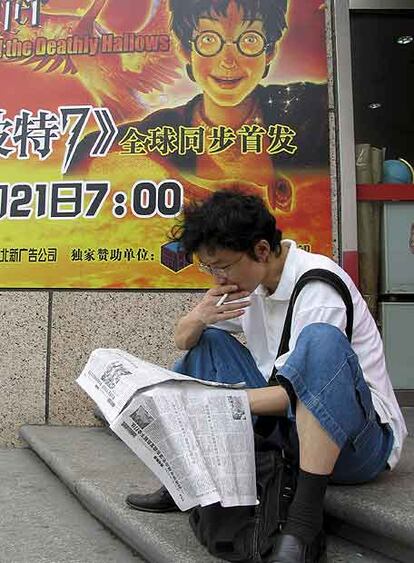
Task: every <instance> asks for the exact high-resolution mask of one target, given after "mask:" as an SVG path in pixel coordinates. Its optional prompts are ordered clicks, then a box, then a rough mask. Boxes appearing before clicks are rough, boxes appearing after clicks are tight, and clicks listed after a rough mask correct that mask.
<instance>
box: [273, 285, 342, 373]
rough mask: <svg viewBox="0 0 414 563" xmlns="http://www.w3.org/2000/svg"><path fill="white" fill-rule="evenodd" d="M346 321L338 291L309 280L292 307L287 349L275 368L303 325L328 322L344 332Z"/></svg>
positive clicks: (283, 360) (287, 355)
mask: <svg viewBox="0 0 414 563" xmlns="http://www.w3.org/2000/svg"><path fill="white" fill-rule="evenodd" d="M346 321H347V318H346V306H345V303H344V302H343V300H342V298H341V296H340V295H339V294H338V292H337V291H336V290H335V289H334V288H333V287H331V286H329V285H327V284H326V283H323V282H319V281H315V282H309V284H307V285H306V287H304V288H303V289H302V291H301V292H300V294H299V296H298V299H297V301H296V303H295V306H294V308H293V315H292V326H291V333H290V340H289V351H288V352H286V354H283V355H282V356H280V357H279V358H278V359H277V360H276V364H275V365H276V368H280V367H281V366H283V364H284V363H285V362H286V360H287V359H288V357H289V355H290V354H291V352H292V350H294V348H295V346H296V341H297V339H298V337H299V335H300V333H301V332H302V330H303V329H304V328H305V326H308V325H310V324H313V323H328V324H331V325H333V326H336V327H337V328H339V329H340V330H341V331H342V332H343V333H344V334H345V328H346Z"/></svg>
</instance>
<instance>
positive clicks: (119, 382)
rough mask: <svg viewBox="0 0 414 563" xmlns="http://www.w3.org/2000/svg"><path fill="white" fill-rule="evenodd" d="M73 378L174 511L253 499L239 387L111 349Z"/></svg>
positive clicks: (244, 401) (248, 431)
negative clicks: (155, 479)
mask: <svg viewBox="0 0 414 563" xmlns="http://www.w3.org/2000/svg"><path fill="white" fill-rule="evenodd" d="M77 382H78V383H79V385H80V386H81V387H82V388H83V389H84V390H85V391H86V392H87V393H88V394H89V396H90V397H91V398H92V399H93V400H94V401H95V403H96V404H97V405H98V407H99V408H100V409H101V410H102V412H103V414H104V416H105V417H106V418H107V420H108V422H109V423H110V428H111V430H112V431H113V432H114V433H115V434H116V435H117V436H119V438H120V439H121V440H122V441H123V442H124V443H125V444H126V445H127V446H128V447H129V448H131V450H132V451H133V452H134V453H135V454H136V455H137V456H138V457H139V458H140V459H141V460H142V461H143V462H144V463H145V464H146V465H147V466H148V467H149V469H150V470H151V471H152V472H153V473H154V474H155V475H156V476H157V477H158V479H159V480H160V481H161V482H162V483H163V484H164V485H165V486H166V487H167V489H168V491H169V492H170V494H171V496H172V497H173V499H174V501H175V502H176V504H177V506H178V507H179V508H180V509H181V510H183V511H184V510H188V509H190V508H192V507H194V506H198V505H201V506H206V505H208V504H212V503H215V502H220V503H221V504H222V506H246V505H255V504H257V495H256V471H255V458H254V439H253V426H252V419H251V414H250V407H249V401H248V397H247V393H246V392H245V391H244V390H243V389H241V388H240V385H238V384H236V385H235V386H234V385H225V384H224V385H223V384H217V383H213V384H211V382H204V381H200V380H197V379H194V378H191V377H188V376H185V375H181V374H178V373H175V372H172V371H169V370H166V369H164V368H161V367H159V366H156V365H154V364H151V363H149V362H145V361H143V360H140V359H139V358H136V357H135V356H132V355H131V354H129V353H127V352H124V351H122V350H116V349H99V350H95V351H94V352H93V353H92V354H91V357H90V358H89V360H88V363H87V364H86V366H85V368H84V370H83V371H82V373H81V375H80V376H79V378H78V380H77ZM205 383H208V384H207V385H206V384H205Z"/></svg>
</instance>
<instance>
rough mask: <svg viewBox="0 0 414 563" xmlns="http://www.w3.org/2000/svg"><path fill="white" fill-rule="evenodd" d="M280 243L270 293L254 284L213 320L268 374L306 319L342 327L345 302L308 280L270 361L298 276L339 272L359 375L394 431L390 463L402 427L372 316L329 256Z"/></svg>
mask: <svg viewBox="0 0 414 563" xmlns="http://www.w3.org/2000/svg"><path fill="white" fill-rule="evenodd" d="M282 244H284V245H289V251H288V254H287V257H286V261H285V265H284V268H283V272H282V276H281V278H280V282H279V285H278V286H277V288H276V290H275V291H274V293H272V294H271V295H269V294H268V292H267V290H266V289H265V288H264V287H263V286H259V287H258V288H257V289H256V290H255V291H254V292H253V293H252V294H251V296H250V301H251V305H250V307H248V308H247V309H246V311H245V314H244V315H243V316H242V317H239V318H238V319H234V320H231V321H224V322H221V323H217V324H216V325H214V326H216V327H217V328H222V329H224V330H227V331H229V332H243V333H244V335H245V337H246V344H247V348H248V349H249V350H250V352H251V354H252V356H253V357H254V359H255V361H256V364H257V366H258V368H259V370H260V371H261V373H262V374H263V376H264V377H265V378H266V379H267V380H268V379H269V377H270V375H271V373H272V370H273V365H276V368H280V367H281V366H282V365H283V364H284V363H285V362H286V360H287V358H288V357H289V354H290V353H291V351H292V350H293V349H294V348H295V344H296V340H297V338H298V336H299V334H300V332H301V331H302V329H303V328H304V327H305V326H306V325H309V324H311V323H319V322H323V323H329V324H331V325H334V326H336V327H338V328H339V329H341V330H342V331H343V332H344V333H345V327H346V307H345V304H344V302H343V300H342V298H341V296H340V295H339V294H338V292H337V291H336V290H335V289H334V288H333V287H331V286H329V285H328V284H326V283H324V282H319V281H311V282H309V283H308V284H307V285H306V286H305V287H304V288H303V290H302V291H301V292H300V294H299V296H298V298H297V301H296V303H295V306H294V309H293V316H292V327H291V337H290V341H289V351H288V352H287V353H286V354H283V355H282V356H280V357H279V358H278V359H277V361H276V362H275V358H276V355H277V351H278V348H279V343H280V339H281V336H282V331H283V325H284V322H285V317H286V313H287V308H288V305H289V299H290V296H291V294H292V291H293V288H294V287H295V284H296V282H297V281H298V279H299V278H300V277H301V275H302V274H304V273H305V272H307V271H308V270H312V269H313V268H324V269H326V270H331V271H332V272H335V273H336V274H337V275H339V276H340V277H341V278H342V280H343V281H344V282H345V283H346V285H347V286H348V289H349V291H350V293H351V297H352V302H353V305H354V323H353V329H352V330H353V331H352V343H351V345H352V349H353V350H354V352H355V353H356V354H357V356H358V360H359V364H360V366H361V369H362V372H363V376H364V379H365V381H366V382H367V384H368V386H369V388H370V390H371V395H372V401H373V404H374V408H375V410H376V412H377V413H378V415H379V417H380V420H381V422H383V423H388V424H389V425H390V426H391V428H392V431H393V434H394V445H393V449H392V451H391V454H390V456H389V459H388V464H389V466H390V467H391V468H393V467H394V466H395V465H396V463H397V461H398V460H399V458H400V455H401V448H402V444H403V441H404V439H405V437H406V435H407V428H406V426H405V422H404V418H403V416H402V413H401V410H400V407H399V405H398V403H397V400H396V397H395V394H394V390H393V388H392V384H391V381H390V378H389V375H388V373H387V368H386V365H385V358H384V350H383V345H382V340H381V337H380V334H379V332H378V329H377V326H376V324H375V321H374V319H373V318H372V316H371V314H370V312H369V310H368V307H367V305H366V303H365V301H364V300H363V298H362V296H361V294H360V293H359V291H358V290H357V288H356V286H355V284H354V283H353V281H352V280H351V278H350V277H349V276H348V274H347V273H346V272H345V271H344V270H342V268H340V267H339V266H338V265H337V264H336V263H335V262H334V261H333V260H331V259H330V258H328V257H326V256H322V255H320V254H311V253H309V252H305V251H304V250H301V249H299V248H297V246H296V243H295V242H293V241H290V240H284V241H282Z"/></svg>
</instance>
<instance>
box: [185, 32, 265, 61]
mask: <svg viewBox="0 0 414 563" xmlns="http://www.w3.org/2000/svg"><path fill="white" fill-rule="evenodd" d="M190 43H191V44H192V45H194V49H195V50H196V52H197V53H198V54H199V55H201V56H202V57H214V55H218V53H220V51H221V50H222V49H223V47H224V45H236V47H237V49H238V51H239V53H241V54H242V55H244V56H245V57H258V56H259V55H261V54H262V53H263V51H264V50H265V49H266V48H267V47H268V46H269V45H270V43H267V42H266V37H265V36H264V35H262V34H261V33H260V32H259V31H244V32H243V33H241V34H240V35H239V36H238V38H237V39H236V41H226V40H225V39H224V38H223V37H222V36H221V35H220V33H218V32H217V31H212V30H206V31H202V32H201V33H200V34H199V35H197V36H196V37H195V38H194V39H192V40H191V41H190Z"/></svg>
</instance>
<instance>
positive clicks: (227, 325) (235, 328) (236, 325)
mask: <svg viewBox="0 0 414 563" xmlns="http://www.w3.org/2000/svg"><path fill="white" fill-rule="evenodd" d="M208 326H209V328H219V329H221V330H225V331H226V332H230V333H231V334H237V333H240V332H243V325H242V322H241V319H240V318H236V319H230V320H228V321H220V322H218V323H215V324H212V325H208Z"/></svg>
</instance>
